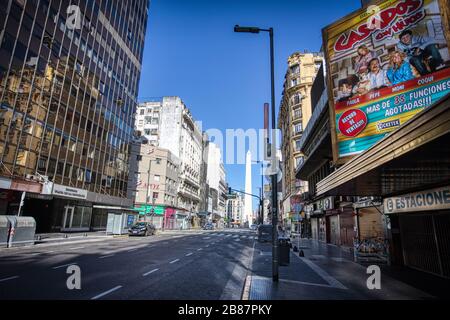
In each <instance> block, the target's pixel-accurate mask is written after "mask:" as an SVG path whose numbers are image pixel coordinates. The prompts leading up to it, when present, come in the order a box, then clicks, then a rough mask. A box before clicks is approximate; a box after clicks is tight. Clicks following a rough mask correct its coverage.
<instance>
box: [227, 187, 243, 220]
mask: <svg viewBox="0 0 450 320" xmlns="http://www.w3.org/2000/svg"><path fill="white" fill-rule="evenodd" d="M226 207H227V216H228V219H229V222H230V223H229V226H230V227H238V226H241V225H242V224H243V223H244V220H243V218H244V198H243V196H242V195H241V194H240V193H233V194H230V195H228V199H227V201H226Z"/></svg>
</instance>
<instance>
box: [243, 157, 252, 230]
mask: <svg viewBox="0 0 450 320" xmlns="http://www.w3.org/2000/svg"><path fill="white" fill-rule="evenodd" d="M245 193H246V195H245V197H244V202H245V206H244V215H245V221H244V223H248V225H250V224H252V222H253V221H252V220H253V200H252V196H251V194H252V153H251V152H250V150H248V151H247V155H246V157H245Z"/></svg>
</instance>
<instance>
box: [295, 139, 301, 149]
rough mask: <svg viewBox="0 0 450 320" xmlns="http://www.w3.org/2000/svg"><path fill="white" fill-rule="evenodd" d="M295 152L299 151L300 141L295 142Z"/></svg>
mask: <svg viewBox="0 0 450 320" xmlns="http://www.w3.org/2000/svg"><path fill="white" fill-rule="evenodd" d="M295 151H300V140H295Z"/></svg>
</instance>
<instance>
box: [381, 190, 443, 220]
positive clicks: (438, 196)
mask: <svg viewBox="0 0 450 320" xmlns="http://www.w3.org/2000/svg"><path fill="white" fill-rule="evenodd" d="M383 206H384V213H386V214H390V213H400V212H415V211H430V210H443V209H450V186H449V187H444V188H437V189H432V190H427V191H421V192H416V193H410V194H406V195H402V196H399V197H392V198H386V199H384V203H383Z"/></svg>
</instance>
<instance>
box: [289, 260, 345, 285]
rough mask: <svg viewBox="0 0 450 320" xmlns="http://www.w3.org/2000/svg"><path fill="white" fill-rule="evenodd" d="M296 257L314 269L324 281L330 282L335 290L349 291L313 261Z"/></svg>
mask: <svg viewBox="0 0 450 320" xmlns="http://www.w3.org/2000/svg"><path fill="white" fill-rule="evenodd" d="M295 256H296V257H297V258H299V259H300V260H302V261H303V262H304V263H306V264H307V265H308V267H310V268H311V269H313V270H314V271H315V272H316V273H317V274H318V275H319V276H320V277H321V278H322V279H323V280H325V281H326V282H328V284H329V285H330V286H332V287H334V288H338V289H344V290H347V287H346V286H344V285H343V284H342V283H340V282H339V281H338V280H337V279H335V278H333V277H332V276H330V275H329V274H328V273H326V272H325V270H323V269H322V268H320V267H319V266H318V265H317V264H315V263H314V262H312V261H311V260H309V259H306V258H302V257H298V256H297V255H295Z"/></svg>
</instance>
